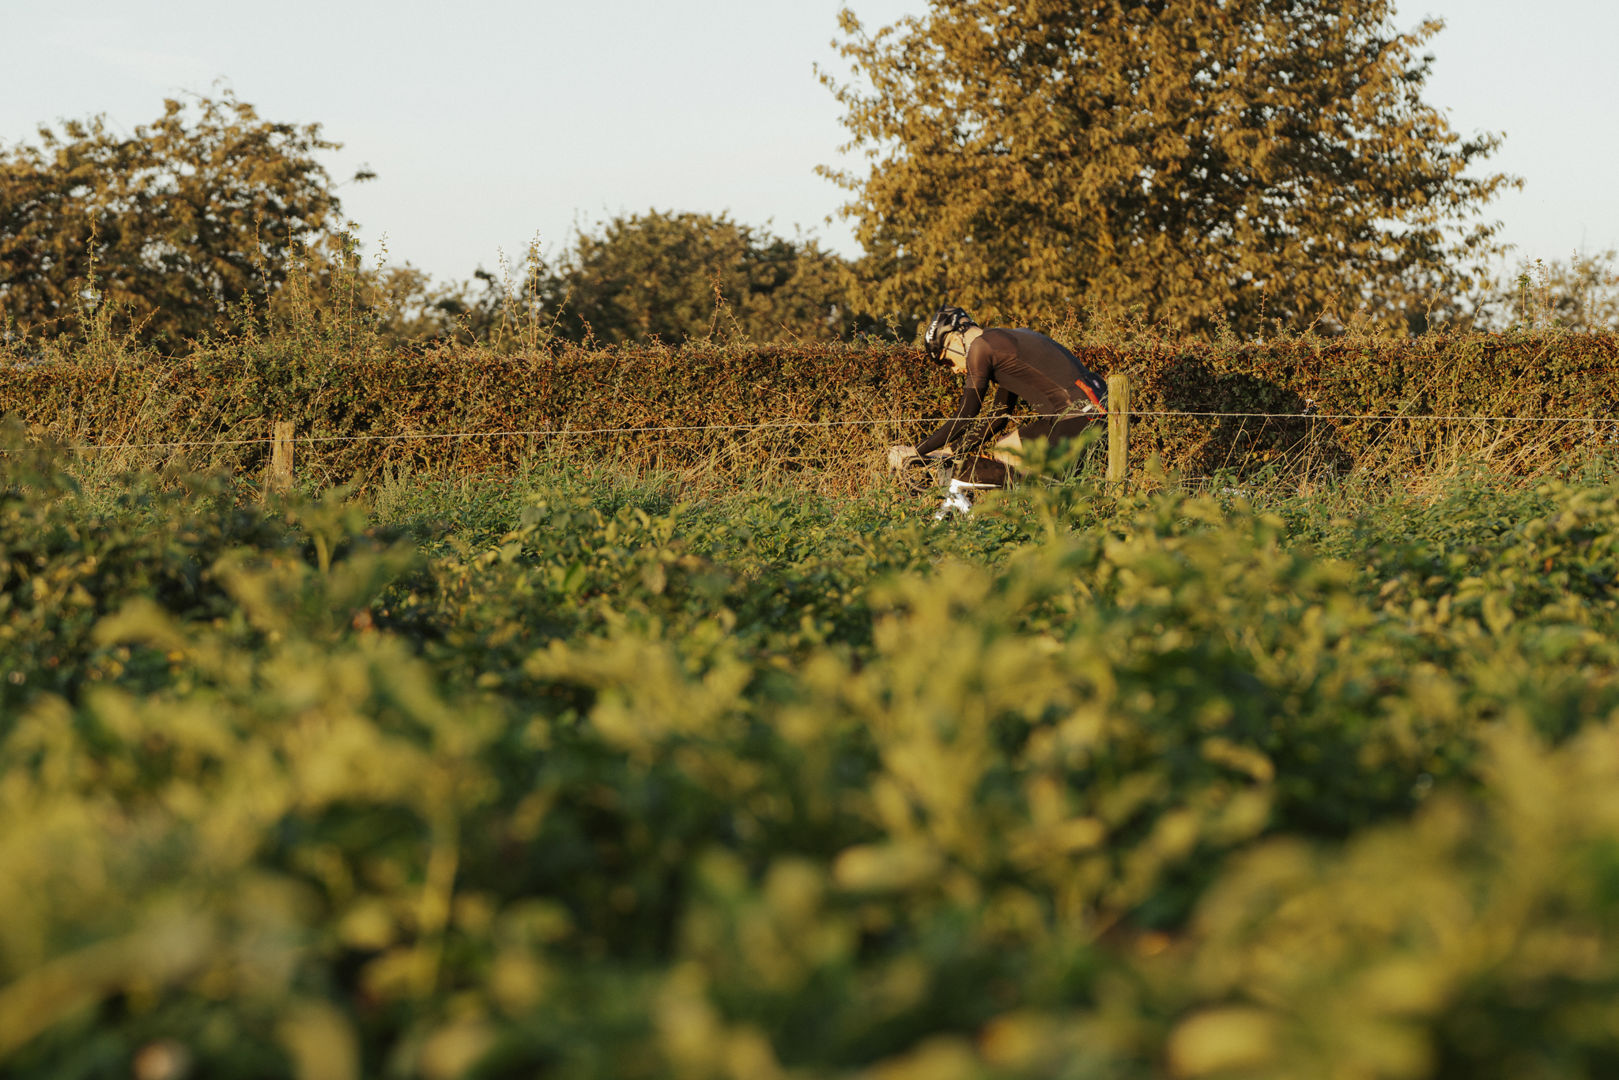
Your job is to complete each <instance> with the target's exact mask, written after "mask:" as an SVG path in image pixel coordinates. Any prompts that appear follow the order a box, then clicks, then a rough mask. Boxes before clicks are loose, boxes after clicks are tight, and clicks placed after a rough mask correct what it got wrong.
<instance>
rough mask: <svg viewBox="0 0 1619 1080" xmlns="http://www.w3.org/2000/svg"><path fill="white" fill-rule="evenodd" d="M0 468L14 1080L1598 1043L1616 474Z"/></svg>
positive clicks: (1524, 1064) (982, 1070) (1, 869)
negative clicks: (1194, 479) (276, 482)
mask: <svg viewBox="0 0 1619 1080" xmlns="http://www.w3.org/2000/svg"><path fill="white" fill-rule="evenodd" d="M12 445H13V447H15V446H16V442H15V439H14V440H13V444H12ZM25 461H31V462H32V463H31V464H27V465H26V466H25V465H23V464H19V462H25ZM0 467H4V468H5V469H6V473H5V482H4V484H3V485H0V487H3V489H4V491H5V493H6V494H5V496H4V498H3V500H0V543H3V544H4V550H5V552H6V553H7V560H6V563H5V574H6V578H5V582H4V585H3V591H0V598H3V599H0V604H3V606H0V672H3V673H4V678H5V679H6V681H5V683H4V684H3V686H4V690H5V692H6V694H7V697H6V699H5V709H4V710H3V713H0V715H3V717H4V719H3V720H0V770H3V771H0V903H3V904H4V909H5V910H6V911H7V918H6V919H5V920H4V921H3V922H0V985H3V986H4V987H5V989H4V990H0V1061H3V1062H4V1069H5V1071H6V1073H7V1074H8V1075H13V1076H19V1077H55V1076H60V1075H74V1074H78V1075H124V1074H127V1073H128V1072H129V1071H130V1067H131V1066H130V1062H131V1061H132V1060H133V1059H134V1058H135V1057H136V1056H137V1055H141V1056H142V1059H143V1060H145V1059H147V1058H151V1059H154V1060H155V1059H156V1058H157V1057H163V1058H164V1059H165V1060H168V1059H169V1058H170V1057H174V1058H176V1059H177V1060H188V1061H190V1062H192V1063H193V1065H194V1068H195V1070H196V1074H197V1075H210V1076H213V1075H272V1076H275V1075H285V1076H303V1077H312V1076H316V1075H330V1076H339V1077H357V1076H369V1075H377V1074H380V1073H385V1072H387V1071H391V1070H396V1071H399V1072H401V1073H403V1074H405V1075H420V1076H426V1077H450V1076H462V1075H465V1076H476V1077H485V1078H494V1077H508V1076H510V1077H517V1076H529V1075H533V1074H535V1073H536V1072H537V1071H550V1072H554V1073H556V1074H558V1075H567V1076H578V1077H588V1076H602V1077H608V1076H612V1077H622V1076H646V1077H662V1076H670V1077H675V1076H750V1077H752V1076H772V1075H785V1074H791V1075H803V1076H836V1075H851V1074H855V1073H858V1072H860V1071H861V1070H865V1069H868V1068H872V1067H876V1066H879V1065H880V1066H882V1067H883V1068H885V1069H888V1070H890V1071H891V1073H892V1074H894V1075H907V1072H906V1070H910V1074H914V1075H918V1076H929V1077H932V1076H938V1075H941V1074H942V1073H943V1071H945V1070H954V1072H953V1073H951V1075H962V1076H986V1077H988V1076H995V1077H1044V1076H1065V1075H1085V1074H1086V1073H1087V1071H1088V1072H1089V1073H1093V1074H1097V1075H1107V1076H1153V1075H1163V1074H1164V1073H1165V1072H1166V1071H1167V1072H1168V1073H1169V1074H1171V1075H1177V1076H1212V1075H1220V1074H1221V1073H1222V1070H1225V1071H1226V1072H1232V1071H1235V1072H1236V1073H1238V1074H1241V1075H1261V1076H1278V1077H1280V1076H1299V1075H1324V1074H1327V1073H1330V1072H1333V1071H1334V1070H1335V1069H1350V1068H1353V1069H1357V1070H1358V1071H1359V1073H1360V1074H1362V1075H1368V1076H1388V1077H1398V1076H1425V1075H1439V1074H1450V1075H1468V1076H1492V1075H1500V1076H1516V1075H1525V1074H1529V1073H1534V1074H1543V1075H1569V1076H1574V1075H1588V1074H1591V1073H1600V1072H1603V1071H1605V1070H1606V1069H1607V1068H1608V1067H1609V1066H1610V1065H1611V1064H1612V1063H1613V1061H1614V1057H1615V1054H1616V1052H1619V1048H1616V1046H1615V1040H1614V1039H1613V1037H1612V1036H1611V1034H1609V1033H1608V1031H1609V1029H1608V1028H1607V1027H1605V1026H1603V1025H1593V1024H1591V1023H1589V1022H1588V1020H1589V1018H1590V1017H1591V1016H1593V1015H1596V1014H1597V1013H1598V1012H1600V1010H1602V1009H1603V1008H1606V1004H1605V1003H1606V1001H1607V1000H1608V997H1609V996H1610V994H1611V988H1612V986H1613V984H1614V982H1615V980H1616V979H1619V971H1616V970H1615V969H1614V967H1613V965H1612V963H1611V962H1610V960H1609V959H1608V958H1609V957H1611V956H1614V955H1619V950H1616V949H1615V946H1616V945H1619V941H1615V940H1614V938H1615V928H1614V926H1613V925H1612V920H1611V918H1609V916H1608V914H1607V913H1608V911H1609V909H1610V908H1611V906H1612V897H1611V883H1612V878H1613V875H1612V852H1613V851H1614V850H1619V832H1616V828H1619V826H1616V824H1615V823H1616V822H1619V815H1615V814H1614V812H1613V810H1614V807H1613V805H1612V803H1613V798H1614V797H1613V795H1612V792H1613V791H1614V790H1615V783H1614V781H1615V779H1616V778H1619V777H1616V770H1619V765H1616V760H1619V759H1616V758H1615V755H1614V754H1613V753H1612V752H1611V744H1612V743H1613V738H1614V735H1613V732H1612V731H1611V730H1610V728H1611V724H1610V721H1609V719H1608V718H1609V717H1610V716H1611V715H1613V713H1614V710H1615V709H1616V708H1619V682H1616V680H1615V678H1614V676H1613V674H1612V673H1613V672H1614V671H1615V670H1619V663H1616V662H1619V649H1616V646H1615V633H1614V631H1615V610H1616V609H1615V592H1614V584H1615V582H1616V581H1619V576H1616V575H1619V553H1616V552H1615V548H1614V542H1613V539H1612V538H1613V536H1614V535H1616V534H1619V497H1616V496H1615V494H1614V492H1613V489H1612V488H1611V487H1610V486H1606V485H1603V484H1600V483H1597V482H1594V481H1593V482H1589V483H1584V484H1550V483H1549V484H1546V485H1544V486H1542V487H1540V488H1537V489H1534V490H1499V489H1495V488H1491V487H1489V486H1485V485H1482V484H1466V483H1457V484H1454V485H1453V486H1452V487H1451V488H1450V489H1448V491H1447V492H1446V494H1445V497H1444V498H1443V499H1439V500H1419V499H1414V498H1404V499H1402V498H1396V497H1392V496H1388V495H1383V496H1377V495H1376V493H1375V492H1368V493H1361V494H1357V493H1355V492H1353V491H1348V492H1345V493H1343V494H1342V495H1341V496H1336V497H1322V498H1320V499H1318V500H1315V501H1306V500H1300V499H1292V500H1283V501H1280V502H1277V503H1275V504H1274V505H1270V506H1267V507H1264V508H1255V507H1250V506H1248V505H1246V504H1242V503H1231V504H1229V505H1225V506H1222V505H1220V504H1218V503H1216V502H1214V501H1212V500H1209V499H1200V498H1191V497H1187V496H1185V495H1180V494H1169V493H1165V494H1160V495H1154V496H1150V497H1139V498H1136V499H1134V500H1128V501H1118V502H1115V501H1112V500H1109V499H1106V498H1104V497H1102V496H1101V495H1099V494H1098V493H1097V492H1095V491H1092V490H1090V489H1088V488H1086V487H1084V485H1083V483H1081V484H1080V485H1079V486H1078V487H1071V488H1054V489H1048V488H1045V487H1041V486H1032V487H1030V488H1027V489H1025V490H1024V491H1023V492H1021V493H1018V494H1016V495H1014V496H1011V497H1005V498H1000V499H998V500H997V501H993V502H992V503H990V504H986V506H985V507H984V508H983V509H982V510H981V511H980V513H978V514H976V515H975V516H974V518H973V519H970V520H968V521H966V522H961V523H957V524H956V525H953V526H951V527H948V528H939V527H936V526H933V525H932V524H931V523H930V522H929V520H928V512H929V510H930V509H931V508H930V507H929V506H927V505H926V504H925V503H921V502H917V503H914V504H913V503H907V502H898V503H885V502H883V501H880V500H877V499H868V500H841V501H833V500H825V499H819V498H816V497H814V496H812V495H809V494H807V493H805V492H803V491H802V490H799V491H796V492H792V491H782V492H780V493H779V494H772V493H771V492H769V491H765V492H760V493H755V494H750V495H745V496H744V495H736V496H732V497H731V498H729V499H725V500H721V501H717V502H713V503H705V504H694V505H678V504H675V503H673V502H672V501H671V494H670V492H669V491H667V490H662V489H657V488H648V487H640V488H618V487H614V486H611V485H609V484H606V483H604V482H603V481H601V480H600V479H597V480H595V481H590V480H581V479H579V478H577V477H570V476H568V475H554V476H550V475H546V474H544V473H538V474H534V475H532V476H530V477H529V478H528V480H527V481H526V484H527V490H521V491H513V492H507V491H505V490H504V489H494V494H487V495H486V494H483V493H480V492H478V491H456V492H453V493H450V494H447V495H446V496H445V497H444V499H443V500H442V501H435V500H433V499H432V498H430V497H429V493H428V492H427V491H426V489H425V488H424V489H422V491H421V493H420V494H419V495H417V496H415V497H412V496H409V495H408V494H406V493H402V492H400V491H397V490H395V491H392V492H391V494H390V496H389V498H390V500H391V502H390V504H389V505H390V506H392V507H393V511H392V517H391V518H390V519H389V520H385V521H374V520H368V515H367V514H366V513H365V512H364V510H363V508H362V507H360V506H358V505H356V504H353V503H349V502H345V501H344V498H343V497H342V496H341V495H337V496H334V497H332V498H329V499H327V500H326V501H324V502H320V503H294V504H292V505H290V506H289V507H287V508H285V509H282V510H276V511H273V512H267V511H264V510H261V509H258V508H256V507H240V506H237V505H235V504H234V503H233V502H232V500H231V499H230V497H229V488H228V486H226V485H225V484H224V483H223V482H222V481H216V482H209V483H193V484H192V486H191V489H190V490H189V491H170V492H161V491H157V490H155V489H152V488H151V487H150V486H149V485H143V484H142V483H141V482H139V481H138V480H136V479H135V478H130V480H129V482H128V485H127V486H128V488H129V495H128V497H127V498H124V499H122V500H114V501H109V500H108V499H107V498H106V496H105V494H104V493H103V492H102V491H100V490H92V491H88V492H86V493H83V494H80V493H77V492H76V491H75V490H74V488H73V486H72V484H71V483H69V482H68V481H67V480H65V479H64V478H63V477H62V476H61V474H60V473H59V472H58V471H57V468H56V467H55V465H54V463H53V461H52V459H51V458H50V457H49V456H48V455H36V456H35V457H33V458H27V457H26V456H25V455H19V454H17V453H15V452H8V453H7V454H5V455H3V456H0ZM1351 496H1354V497H1355V498H1356V499H1358V500H1359V501H1358V502H1357V504H1356V505H1357V506H1358V507H1359V508H1360V509H1362V510H1363V511H1364V512H1362V513H1360V514H1359V515H1358V516H1356V517H1354V518H1350V517H1347V516H1344V515H1343V514H1342V506H1343V505H1344V504H1343V503H1340V502H1336V501H1335V498H1341V499H1348V498H1350V497H1351ZM1377 498H1381V499H1382V500H1383V501H1381V502H1377V501H1374V500H1375V499H1377ZM452 499H453V505H452ZM1548 1033H1554V1034H1555V1038H1551V1037H1547V1036H1548ZM316 1061H318V1062H320V1063H321V1065H320V1068H321V1069H324V1070H327V1071H325V1072H316V1071H314V1070H315V1066H314V1065H313V1064H312V1063H313V1062H316Z"/></svg>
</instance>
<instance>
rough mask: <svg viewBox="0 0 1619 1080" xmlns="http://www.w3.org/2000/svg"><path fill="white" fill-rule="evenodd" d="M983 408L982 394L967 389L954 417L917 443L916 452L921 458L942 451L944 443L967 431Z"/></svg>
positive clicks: (976, 388) (980, 391)
mask: <svg viewBox="0 0 1619 1080" xmlns="http://www.w3.org/2000/svg"><path fill="white" fill-rule="evenodd" d="M983 408H984V392H983V390H981V389H979V388H978V387H976V386H969V387H967V389H966V391H965V392H963V393H962V395H961V408H959V409H957V410H956V415H955V416H953V417H951V418H950V419H949V420H946V421H945V422H944V423H943V424H940V425H939V428H938V430H937V431H935V432H934V433H933V434H932V435H929V436H928V437H927V439H925V440H924V441H922V442H920V443H917V445H916V452H917V453H918V454H921V455H923V456H926V455H928V454H931V453H932V452H933V451H935V450H939V449H942V448H943V447H944V445H945V444H946V443H948V442H949V441H950V440H951V439H954V438H955V437H956V436H957V435H960V434H961V433H962V432H963V431H965V430H966V429H967V425H968V424H970V423H972V420H973V418H974V417H975V416H977V415H978V414H979V413H980V412H981V411H982V410H983Z"/></svg>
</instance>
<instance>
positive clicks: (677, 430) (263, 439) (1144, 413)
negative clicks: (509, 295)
mask: <svg viewBox="0 0 1619 1080" xmlns="http://www.w3.org/2000/svg"><path fill="white" fill-rule="evenodd" d="M1062 415H1064V414H1060V413H1050V414H1046V413H1035V414H1024V415H1023V416H1020V417H1018V419H1020V420H1035V419H1041V418H1055V417H1060V416H1062ZM1129 416H1130V419H1131V420H1136V419H1148V418H1186V419H1231V420H1329V421H1357V422H1395V421H1422V422H1430V423H1452V424H1461V423H1529V424H1536V423H1538V424H1587V425H1598V424H1601V425H1619V417H1614V416H1511V415H1486V414H1468V413H1453V414H1446V413H1327V412H1316V411H1305V412H1288V413H1279V412H1226V411H1213V410H1208V411H1205V410H1189V409H1131V410H1130V412H1129ZM945 419H948V418H944V417H940V416H936V415H935V416H910V417H883V418H880V419H870V418H867V419H857V420H763V421H754V422H743V421H734V420H732V421H724V422H715V423H708V424H643V425H635V426H626V427H596V428H569V427H543V428H512V429H498V430H488V431H400V432H384V433H377V432H367V433H362V434H355V435H299V436H298V437H297V441H298V442H299V443H300V444H305V443H359V442H406V441H414V440H453V439H497V438H547V437H555V436H569V437H586V436H601V435H657V434H671V435H672V434H694V433H699V432H717V431H726V432H755V431H769V430H783V431H786V430H795V429H817V428H838V427H861V428H872V427H882V426H884V425H888V426H909V425H920V424H939V423H942V422H943V421H944V420H945ZM274 441H275V436H273V435H263V436H253V437H249V438H239V439H194V440H181V441H154V442H114V443H83V444H78V445H76V446H75V447H74V448H75V449H77V450H87V451H100V450H182V449H215V448H224V447H232V446H258V445H267V444H271V443H273V442H274Z"/></svg>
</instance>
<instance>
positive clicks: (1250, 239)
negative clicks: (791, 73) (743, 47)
mask: <svg viewBox="0 0 1619 1080" xmlns="http://www.w3.org/2000/svg"><path fill="white" fill-rule="evenodd" d="M840 18H841V26H842V30H843V36H842V37H841V38H840V39H839V42H838V44H839V47H840V51H841V53H842V55H843V56H844V57H845V58H846V59H847V60H848V61H849V62H850V64H851V67H852V70H853V72H854V78H853V80H852V81H850V82H848V83H839V82H838V81H837V80H835V79H832V78H831V77H829V76H824V77H823V78H824V79H825V81H827V83H828V85H829V86H831V88H832V90H833V91H834V93H835V94H836V95H837V98H838V100H839V101H840V102H841V104H842V105H843V107H844V108H845V110H846V112H845V116H844V122H845V124H846V126H847V127H848V129H849V131H850V132H851V134H852V139H851V142H850V145H849V147H848V148H849V149H854V150H861V151H863V152H864V153H865V155H866V157H867V160H868V162H869V170H868V171H866V172H865V174H864V175H860V174H859V173H848V172H841V173H840V172H834V171H831V170H828V173H829V175H832V176H833V177H834V179H837V180H838V181H839V182H840V183H842V184H843V185H844V186H845V187H846V188H847V189H848V190H849V191H850V192H851V193H853V194H854V196H855V198H854V199H853V201H852V202H850V203H849V204H848V206H846V207H845V212H846V213H847V214H848V215H849V216H850V217H852V219H853V220H854V222H855V224H856V235H857V237H858V238H859V240H860V242H861V243H862V244H863V245H864V247H865V248H866V250H867V252H868V253H869V256H870V258H869V260H868V262H867V267H866V277H867V279H868V286H867V292H866V296H865V299H866V301H867V303H868V306H870V307H871V308H872V310H876V311H883V312H890V311H891V312H898V313H907V314H917V313H920V312H922V311H924V310H927V309H928V308H929V307H930V306H932V305H935V304H937V303H938V302H939V301H940V300H943V299H950V300H951V301H954V302H959V303H963V304H969V305H979V306H983V307H986V308H994V309H997V310H998V311H999V312H1001V313H1003V314H1015V313H1027V312H1033V311H1053V310H1060V309H1063V308H1067V307H1076V308H1090V309H1112V310H1122V311H1131V310H1134V311H1137V312H1139V313H1141V314H1143V315H1145V316H1147V317H1148V318H1151V319H1155V320H1163V321H1166V322H1168V323H1171V324H1175V325H1179V326H1182V327H1186V328H1190V329H1198V328H1208V327H1210V326H1213V325H1215V324H1219V323H1226V324H1229V325H1232V326H1234V327H1237V328H1239V329H1249V330H1252V329H1254V328H1256V327H1258V326H1259V325H1260V324H1261V322H1268V321H1269V320H1270V319H1271V318H1276V319H1279V320H1282V321H1283V322H1285V323H1293V324H1298V323H1305V322H1309V321H1312V320H1314V319H1316V318H1317V317H1319V316H1321V315H1322V314H1323V313H1331V312H1334V311H1337V312H1341V313H1344V314H1352V313H1355V312H1357V311H1360V312H1364V311H1367V310H1370V311H1371V312H1372V313H1373V314H1374V315H1375V314H1378V313H1386V315H1387V321H1388V322H1389V323H1391V324H1396V323H1397V324H1404V323H1405V322H1407V321H1409V319H1410V312H1411V309H1412V307H1413V305H1414V304H1418V303H1419V302H1420V299H1414V298H1413V290H1417V289H1424V290H1431V289H1433V288H1441V289H1449V288H1453V287H1458V286H1459V282H1458V280H1457V279H1458V278H1460V277H1462V276H1464V275H1465V274H1467V273H1468V272H1469V271H1470V270H1471V269H1472V268H1473V267H1475V266H1481V265H1482V262H1483V259H1484V257H1485V256H1487V255H1488V254H1490V253H1491V252H1492V251H1493V250H1494V249H1493V247H1492V243H1493V241H1492V235H1493V231H1494V226H1492V225H1490V224H1487V223H1483V222H1480V221H1479V220H1478V217H1477V212H1478V210H1479V208H1480V207H1481V206H1482V205H1483V204H1485V203H1486V202H1487V201H1488V200H1489V199H1490V198H1491V197H1492V196H1494V195H1495V194H1496V193H1497V192H1498V191H1499V190H1500V189H1501V188H1502V186H1503V185H1506V184H1510V183H1513V182H1514V181H1513V180H1512V178H1510V177H1507V176H1504V175H1500V174H1489V175H1482V176H1478V175H1474V174H1473V173H1472V172H1471V171H1470V166H1473V165H1475V164H1476V163H1478V162H1480V161H1482V160H1483V159H1485V158H1487V157H1488V156H1489V154H1490V153H1491V152H1492V151H1493V150H1494V149H1495V148H1496V146H1497V143H1498V139H1497V137H1495V136H1491V135H1482V136H1479V137H1475V138H1471V139H1463V138H1461V137H1460V136H1458V135H1457V134H1456V133H1455V132H1453V131H1452V130H1451V128H1450V126H1449V124H1448V123H1447V121H1446V119H1445V117H1444V116H1443V114H1441V113H1440V112H1438V111H1437V110H1436V109H1434V108H1433V107H1432V106H1430V105H1428V104H1427V103H1425V102H1424V101H1423V100H1422V96H1421V95H1422V90H1423V87H1424V83H1425V81H1426V80H1427V78H1428V75H1429V70H1430V64H1431V62H1432V59H1433V58H1432V57H1431V56H1429V55H1424V54H1422V52H1421V50H1422V47H1423V46H1424V44H1425V43H1426V42H1427V41H1428V40H1429V39H1431V38H1432V37H1433V36H1434V35H1435V34H1436V33H1437V32H1438V31H1439V30H1440V29H1441V27H1442V24H1441V23H1439V22H1437V21H1432V20H1429V21H1425V22H1422V23H1421V24H1420V25H1418V26H1417V27H1416V28H1415V29H1414V30H1410V31H1405V32H1402V31H1400V30H1398V29H1397V28H1396V27H1395V26H1394V24H1393V21H1392V20H1393V8H1392V3H1391V2H1390V0H1022V2H1019V3H1016V4H1008V3H1004V2H1002V0H930V2H929V5H928V11H927V13H926V14H925V15H919V16H912V17H908V18H905V19H903V20H901V21H900V22H899V23H897V24H896V25H894V26H889V27H886V28H884V29H881V30H878V31H876V32H868V31H867V30H866V29H865V28H864V27H863V26H862V25H861V23H860V21H859V20H858V19H857V18H856V17H855V16H854V14H853V13H852V12H850V11H849V10H847V9H845V10H844V11H843V12H842V14H841V17H840Z"/></svg>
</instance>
